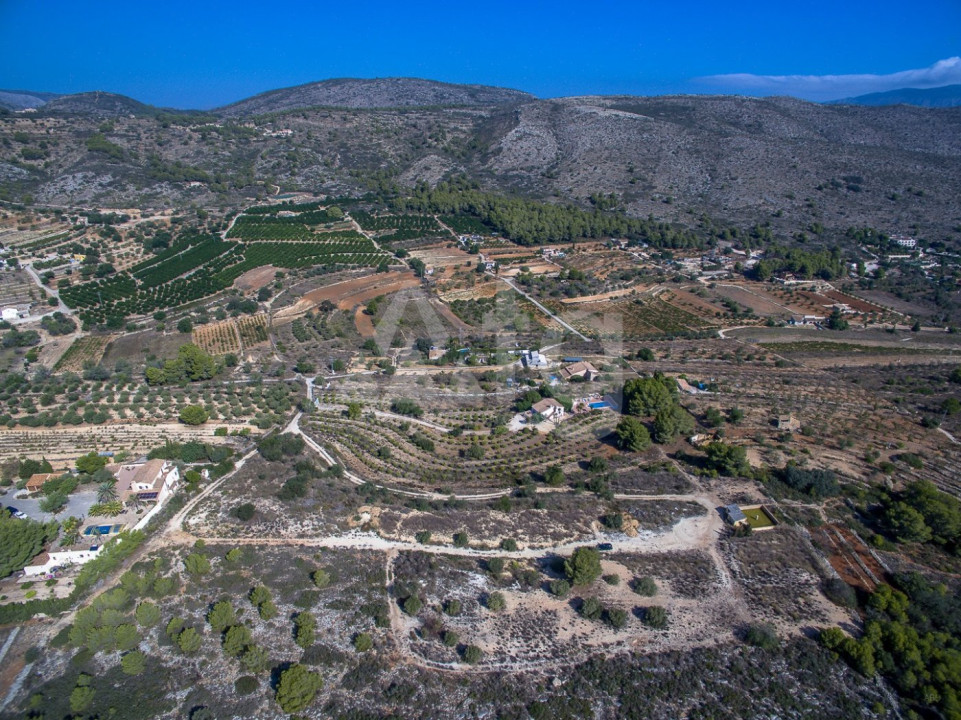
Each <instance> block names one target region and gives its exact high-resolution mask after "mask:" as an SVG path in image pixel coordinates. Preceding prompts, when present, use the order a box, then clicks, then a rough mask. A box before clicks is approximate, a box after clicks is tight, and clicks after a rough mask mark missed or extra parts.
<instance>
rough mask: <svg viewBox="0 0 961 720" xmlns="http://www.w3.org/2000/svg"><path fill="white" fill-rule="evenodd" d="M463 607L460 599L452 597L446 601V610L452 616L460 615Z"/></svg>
mask: <svg viewBox="0 0 961 720" xmlns="http://www.w3.org/2000/svg"><path fill="white" fill-rule="evenodd" d="M462 609H463V608H462V606H461V602H460V600H457V599H451V600H448V601H447V602H446V603H444V612H445V613H447V614H448V615H450V616H451V617H454V616H457V615H460V613H461V610H462Z"/></svg>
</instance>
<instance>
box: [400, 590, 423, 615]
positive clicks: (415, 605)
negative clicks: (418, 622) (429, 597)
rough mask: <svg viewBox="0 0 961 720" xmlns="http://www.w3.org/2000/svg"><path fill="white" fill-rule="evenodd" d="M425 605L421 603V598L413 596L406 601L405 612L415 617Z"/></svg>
mask: <svg viewBox="0 0 961 720" xmlns="http://www.w3.org/2000/svg"><path fill="white" fill-rule="evenodd" d="M423 605H424V604H423V603H422V602H421V600H420V598H419V597H417V596H416V595H411V596H410V597H409V598H407V599H406V600H404V612H405V613H407V614H408V615H411V616H414V615H416V614H417V613H419V612H420V609H421V608H422V607H423Z"/></svg>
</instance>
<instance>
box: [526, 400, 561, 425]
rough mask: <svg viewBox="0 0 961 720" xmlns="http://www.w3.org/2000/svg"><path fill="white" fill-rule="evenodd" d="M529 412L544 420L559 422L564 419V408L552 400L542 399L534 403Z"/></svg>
mask: <svg viewBox="0 0 961 720" xmlns="http://www.w3.org/2000/svg"><path fill="white" fill-rule="evenodd" d="M531 410H533V411H534V412H535V413H536V414H537V415H540V416H541V417H542V418H544V419H545V420H553V421H554V422H560V421H561V420H562V419H563V418H564V406H563V405H561V404H560V403H559V402H557V400H555V399H554V398H544V399H543V400H541V401H540V402H536V403H534V404H533V405H532V406H531Z"/></svg>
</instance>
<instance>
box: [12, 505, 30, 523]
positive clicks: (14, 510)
mask: <svg viewBox="0 0 961 720" xmlns="http://www.w3.org/2000/svg"><path fill="white" fill-rule="evenodd" d="M7 512H8V513H10V515H11V517H15V518H18V519H20V520H26V519H27V516H26V515H25V514H24V513H22V512H20V511H19V510H18V509H17V508H15V507H14V506H13V505H7Z"/></svg>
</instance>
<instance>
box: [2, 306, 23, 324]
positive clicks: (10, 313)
mask: <svg viewBox="0 0 961 720" xmlns="http://www.w3.org/2000/svg"><path fill="white" fill-rule="evenodd" d="M18 317H20V314H19V313H18V312H17V309H16V308H12V307H10V308H4V309H3V320H4V321H5V322H9V321H11V320H16V319H17V318H18Z"/></svg>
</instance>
